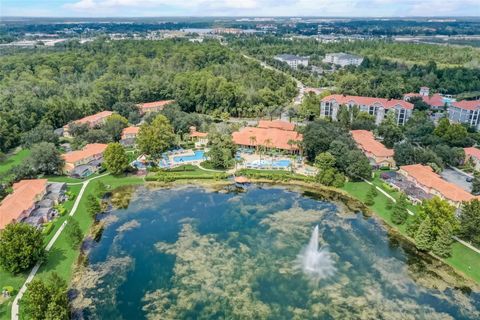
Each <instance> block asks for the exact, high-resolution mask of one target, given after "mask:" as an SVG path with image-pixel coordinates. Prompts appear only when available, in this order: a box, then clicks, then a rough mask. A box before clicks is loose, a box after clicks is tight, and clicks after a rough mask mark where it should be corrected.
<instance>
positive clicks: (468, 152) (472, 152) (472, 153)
mask: <svg viewBox="0 0 480 320" xmlns="http://www.w3.org/2000/svg"><path fill="white" fill-rule="evenodd" d="M463 151H465V157H466V158H468V157H474V158H476V159H478V160H480V149H477V148H474V147H470V148H463Z"/></svg>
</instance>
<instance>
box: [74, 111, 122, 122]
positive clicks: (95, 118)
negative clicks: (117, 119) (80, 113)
mask: <svg viewBox="0 0 480 320" xmlns="http://www.w3.org/2000/svg"><path fill="white" fill-rule="evenodd" d="M112 114H113V112H112V111H102V112H99V113H95V114H92V115H90V116H87V117H85V118H82V119H78V120H75V121H73V123H76V124H82V123H85V124H88V123H95V122H98V121H100V120H102V119H105V118H108V117H110V116H111V115H112Z"/></svg>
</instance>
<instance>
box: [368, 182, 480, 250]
mask: <svg viewBox="0 0 480 320" xmlns="http://www.w3.org/2000/svg"><path fill="white" fill-rule="evenodd" d="M363 181H365V182H366V183H368V184H369V185H371V186H373V185H374V184H373V183H371V182H370V181H367V180H365V179H364V180H363ZM375 188H377V190H378V191H380V192H381V193H383V194H384V195H385V196H386V197H387V198H389V199H391V200H392V201H393V202H394V203H396V202H397V200H396V199H395V198H394V197H392V196H391V195H389V194H388V193H387V192H386V191H385V190H383V189H382V188H380V187H378V186H375ZM407 211H408V213H409V214H410V215H411V216H413V215H414V213H413V212H412V211H410V210H409V209H407ZM452 239H453V240H455V241H458V242H459V243H461V244H463V245H464V246H465V247H467V248H469V249H472V250H473V251H475V252H476V253H478V254H480V249H478V248H476V247H474V246H473V245H472V244H470V243H468V242H466V241H463V240H462V239H460V238H458V237H456V236H452Z"/></svg>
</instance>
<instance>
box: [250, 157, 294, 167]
mask: <svg viewBox="0 0 480 320" xmlns="http://www.w3.org/2000/svg"><path fill="white" fill-rule="evenodd" d="M291 163H292V161H291V160H288V159H284V160H274V161H271V160H254V161H252V162H250V163H248V164H247V166H248V165H250V166H256V167H277V168H288V167H289V166H290V164H291Z"/></svg>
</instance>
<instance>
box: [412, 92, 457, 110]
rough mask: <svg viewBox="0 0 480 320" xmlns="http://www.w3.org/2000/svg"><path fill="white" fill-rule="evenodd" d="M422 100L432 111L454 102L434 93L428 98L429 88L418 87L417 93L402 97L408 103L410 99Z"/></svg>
mask: <svg viewBox="0 0 480 320" xmlns="http://www.w3.org/2000/svg"><path fill="white" fill-rule="evenodd" d="M416 97H418V98H422V100H423V102H425V103H426V104H428V105H429V106H430V107H431V108H432V109H434V110H438V109H441V108H443V107H445V106H449V105H450V104H451V103H452V102H454V101H455V100H454V99H452V98H449V97H446V96H443V95H441V94H439V93H434V94H432V95H431V96H430V88H428V87H420V91H419V92H418V93H413V92H411V93H406V94H404V95H403V100H405V101H410V100H411V99H412V98H416Z"/></svg>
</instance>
